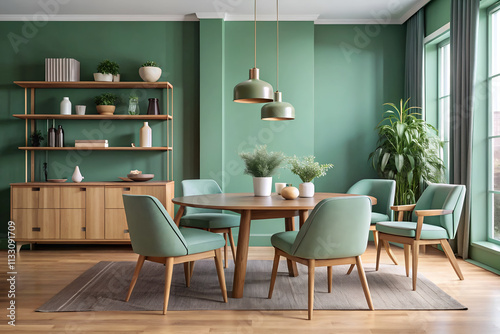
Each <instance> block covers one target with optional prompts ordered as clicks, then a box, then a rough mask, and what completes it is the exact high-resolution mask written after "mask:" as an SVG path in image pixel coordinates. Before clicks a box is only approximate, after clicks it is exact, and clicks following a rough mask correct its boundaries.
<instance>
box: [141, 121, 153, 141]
mask: <svg viewBox="0 0 500 334" xmlns="http://www.w3.org/2000/svg"><path fill="white" fill-rule="evenodd" d="M140 143H141V147H151V146H153V140H152V133H151V128H150V127H149V125H148V122H144V125H143V127H142V128H141V135H140Z"/></svg>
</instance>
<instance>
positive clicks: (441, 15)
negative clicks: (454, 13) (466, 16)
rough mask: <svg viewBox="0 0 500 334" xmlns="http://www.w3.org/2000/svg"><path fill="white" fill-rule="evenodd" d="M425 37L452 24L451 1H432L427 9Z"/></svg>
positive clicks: (425, 9)
mask: <svg viewBox="0 0 500 334" xmlns="http://www.w3.org/2000/svg"><path fill="white" fill-rule="evenodd" d="M424 11H425V36H429V35H430V34H432V33H433V32H434V31H436V30H438V29H439V28H441V27H442V26H444V25H445V24H447V23H449V22H450V15H451V0H432V1H431V2H429V3H428V4H427V5H426V6H425V8H424Z"/></svg>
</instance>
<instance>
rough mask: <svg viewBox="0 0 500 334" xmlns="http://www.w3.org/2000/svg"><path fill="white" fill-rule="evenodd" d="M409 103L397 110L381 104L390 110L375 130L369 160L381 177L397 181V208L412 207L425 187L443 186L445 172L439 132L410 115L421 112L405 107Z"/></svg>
mask: <svg viewBox="0 0 500 334" xmlns="http://www.w3.org/2000/svg"><path fill="white" fill-rule="evenodd" d="M408 100H409V99H408ZM408 100H406V102H403V100H401V101H400V103H399V108H398V106H396V105H395V104H394V103H384V105H387V106H389V107H391V110H387V111H385V112H384V118H383V120H382V121H381V122H380V123H379V124H378V126H377V127H376V129H377V131H378V135H379V140H378V146H377V148H376V149H375V151H373V152H372V153H371V154H370V156H369V159H371V161H372V165H373V168H374V169H375V170H376V171H377V173H378V174H379V176H380V177H382V178H386V179H393V180H395V181H396V197H395V201H394V202H395V204H396V205H404V204H412V203H415V202H416V201H417V199H418V198H419V197H420V194H421V193H422V191H423V186H424V184H425V183H439V182H443V176H444V168H445V167H444V164H443V161H442V160H441V158H440V157H439V150H440V148H441V147H442V146H443V143H442V141H441V140H440V139H439V137H438V136H437V134H438V131H437V130H436V128H434V127H433V126H432V125H430V124H428V123H427V122H425V121H424V120H422V119H420V118H418V117H417V116H419V115H420V114H419V113H416V112H412V109H420V108H417V107H408Z"/></svg>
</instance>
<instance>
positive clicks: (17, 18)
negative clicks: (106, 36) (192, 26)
mask: <svg viewBox="0 0 500 334" xmlns="http://www.w3.org/2000/svg"><path fill="white" fill-rule="evenodd" d="M41 15H43V17H41ZM39 16H40V17H39ZM42 18H43V20H44V21H198V18H197V17H196V16H195V15H194V14H189V15H62V14H61V15H45V14H35V15H10V14H9V15H0V21H34V20H39V19H42Z"/></svg>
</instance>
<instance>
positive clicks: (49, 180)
mask: <svg viewBox="0 0 500 334" xmlns="http://www.w3.org/2000/svg"><path fill="white" fill-rule="evenodd" d="M66 181H68V179H47V182H53V183H63V182H66Z"/></svg>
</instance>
